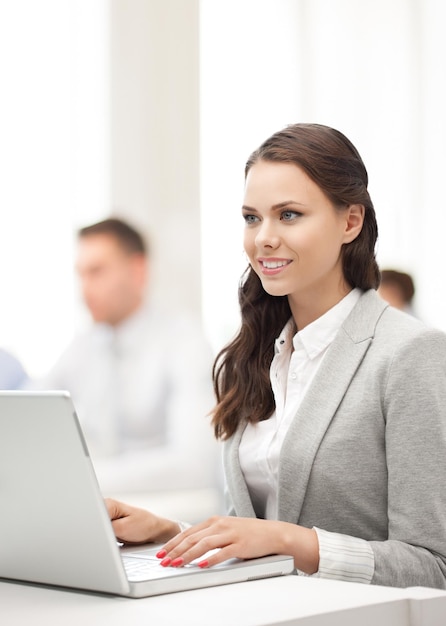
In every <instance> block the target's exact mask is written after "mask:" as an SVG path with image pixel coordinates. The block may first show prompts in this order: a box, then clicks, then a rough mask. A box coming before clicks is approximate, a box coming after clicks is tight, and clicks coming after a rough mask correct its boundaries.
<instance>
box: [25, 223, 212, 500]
mask: <svg viewBox="0 0 446 626" xmlns="http://www.w3.org/2000/svg"><path fill="white" fill-rule="evenodd" d="M148 266H149V263H148V251H147V244H146V242H145V241H144V240H143V237H142V236H141V235H140V233H139V232H137V231H136V230H135V229H134V228H133V227H132V226H130V225H129V224H127V223H126V222H124V221H122V220H119V219H115V218H110V219H106V220H104V221H101V222H99V223H96V224H93V225H91V226H87V227H85V228H82V229H81V230H80V231H79V233H78V253H77V264H76V269H77V273H78V276H79V279H80V286H81V291H82V296H83V299H84V301H85V304H86V306H87V308H88V310H89V312H90V314H91V317H92V320H93V323H92V324H91V327H90V328H88V330H86V332H83V333H82V334H79V335H78V336H77V337H75V339H74V341H73V342H72V344H71V345H70V346H69V347H68V348H67V350H66V351H65V352H64V353H63V354H62V355H61V356H60V358H59V360H58V362H57V363H56V364H55V365H54V367H53V368H52V369H51V371H50V372H49V373H48V374H47V375H46V376H45V377H44V378H43V379H41V380H39V381H34V383H33V385H32V386H33V388H34V389H35V388H39V389H42V388H43V389H64V390H68V391H69V392H70V393H71V396H72V398H73V402H74V405H75V407H76V410H77V413H78V417H79V421H80V423H81V425H82V429H83V431H84V434H85V438H86V441H87V445H88V448H89V451H90V454H91V457H92V461H93V464H94V467H95V471H96V474H97V477H98V481H99V484H100V487H101V490H102V492H103V493H104V492H105V493H107V494H113V493H117V492H141V491H153V490H158V491H161V490H163V491H165V490H169V489H176V490H178V489H183V488H184V489H185V488H194V489H198V488H207V487H213V486H214V485H215V484H216V482H217V481H216V475H217V474H218V471H217V470H216V468H217V466H218V464H219V461H220V459H219V455H218V454H216V447H215V441H214V437H213V432H212V428H211V426H210V421H209V419H208V413H209V411H210V409H211V408H212V404H213V402H214V398H213V388H212V376H211V372H212V358H213V355H212V351H211V349H210V346H209V344H208V343H207V341H206V340H205V338H204V335H203V333H202V328H201V325H200V323H199V322H198V320H194V319H193V318H192V317H191V316H190V315H189V314H181V313H179V312H178V311H165V310H158V309H157V308H156V307H155V305H154V304H153V303H152V302H151V301H150V299H149V298H147V283H148V269H149V267H148ZM172 286H173V287H174V279H173V278H172Z"/></svg>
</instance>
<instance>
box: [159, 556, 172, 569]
mask: <svg viewBox="0 0 446 626" xmlns="http://www.w3.org/2000/svg"><path fill="white" fill-rule="evenodd" d="M171 563H172V565H173V561H172V559H170V558H169V557H167V558H166V559H163V560H162V561H161V563H160V565H162V566H163V567H167V566H168V565H170V564H171Z"/></svg>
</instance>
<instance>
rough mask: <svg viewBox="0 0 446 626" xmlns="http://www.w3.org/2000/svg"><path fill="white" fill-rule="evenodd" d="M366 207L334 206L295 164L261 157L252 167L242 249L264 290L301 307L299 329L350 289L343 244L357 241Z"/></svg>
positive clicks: (249, 174) (244, 211)
mask: <svg viewBox="0 0 446 626" xmlns="http://www.w3.org/2000/svg"><path fill="white" fill-rule="evenodd" d="M363 211H364V209H363V207H362V206H361V205H351V206H350V207H348V208H346V209H344V210H336V209H335V208H334V206H333V204H332V203H331V201H330V200H329V199H328V198H327V196H326V195H325V194H324V193H323V192H322V190H321V189H320V188H319V187H318V186H317V185H316V183H314V182H313V181H312V180H311V178H309V177H308V176H307V174H306V173H305V172H304V171H303V170H302V169H300V168H299V167H298V166H297V165H294V164H292V163H278V162H272V161H262V160H260V161H257V162H256V163H255V164H254V165H253V166H252V167H251V169H250V170H249V172H248V175H247V178H246V184H245V196H244V205H243V208H242V213H243V217H244V220H245V224H246V225H245V233H244V247H245V251H246V254H247V255H248V257H249V261H250V263H251V266H252V268H253V270H254V271H255V272H256V273H257V274H258V276H259V278H260V280H261V281H262V285H263V288H264V289H265V291H266V292H267V293H269V294H271V295H273V296H285V295H286V296H288V298H289V301H290V306H291V310H292V311H293V315H294V309H293V305H295V308H296V311H297V309H299V310H300V312H301V313H300V315H301V318H302V319H301V320H297V319H296V315H294V317H295V320H296V323H297V324H298V327H299V328H302V327H303V325H306V324H307V323H310V322H311V321H313V319H316V318H317V317H319V316H320V315H322V314H323V313H324V312H325V311H327V310H328V309H329V308H331V307H332V306H334V305H335V304H336V303H337V302H339V300H341V299H342V298H343V297H344V296H345V295H346V294H347V293H348V292H349V291H350V289H351V287H350V286H349V285H347V284H346V282H345V280H344V277H343V271H342V261H341V247H342V245H343V244H344V243H348V242H350V241H352V240H353V239H355V237H356V236H357V235H358V234H359V232H360V230H361V227H362V221H363Z"/></svg>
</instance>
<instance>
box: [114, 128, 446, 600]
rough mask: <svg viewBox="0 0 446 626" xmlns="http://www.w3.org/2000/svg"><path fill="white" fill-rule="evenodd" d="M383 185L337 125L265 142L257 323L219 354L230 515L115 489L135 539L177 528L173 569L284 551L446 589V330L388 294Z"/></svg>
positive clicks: (258, 180)
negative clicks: (161, 507)
mask: <svg viewBox="0 0 446 626" xmlns="http://www.w3.org/2000/svg"><path fill="white" fill-rule="evenodd" d="M367 184H368V180H367V172H366V169H365V167H364V164H363V162H362V160H361V157H360V155H359V154H358V152H357V150H356V149H355V147H354V146H353V145H352V144H351V142H350V141H349V140H348V139H347V138H346V137H345V136H344V135H342V134H341V133H340V132H338V131H336V130H334V129H332V128H329V127H326V126H321V125H316V124H296V125H293V126H290V127H287V128H285V129H284V130H282V131H280V132H278V133H276V134H274V135H273V136H272V137H270V138H269V139H267V140H266V141H265V142H264V143H263V144H262V145H261V146H260V148H259V149H258V150H256V151H255V152H254V153H253V154H252V156H251V157H250V159H249V160H248V163H247V165H246V185H245V197H244V202H243V207H242V214H243V219H244V222H245V236H244V246H245V250H246V253H247V255H248V258H249V267H248V270H247V272H246V274H245V276H244V277H243V279H242V282H241V285H240V289H239V299H240V307H241V319H242V321H241V327H240V330H239V332H238V334H237V336H236V337H235V339H234V340H233V341H232V342H231V343H230V344H229V345H228V346H227V347H225V348H224V349H223V350H222V351H221V353H220V354H219V356H218V357H217V359H216V362H215V365H214V385H215V392H216V398H217V404H216V407H215V409H214V412H213V424H214V428H215V433H216V436H217V437H219V438H220V439H222V440H224V466H225V475H226V482H227V498H228V516H216V517H213V518H211V519H208V520H206V521H204V522H203V523H200V524H197V525H195V526H192V527H189V528H185V525H182V524H178V523H177V522H174V521H171V520H167V519H163V518H160V517H158V516H156V515H153V514H152V513H149V512H147V511H144V510H142V509H137V508H133V507H130V506H127V505H125V504H123V503H120V502H116V501H114V500H108V501H107V505H108V507H109V512H110V516H111V519H112V520H113V525H114V529H115V532H116V535H117V537H118V538H119V539H120V540H121V541H124V542H127V543H135V542H139V543H141V542H150V541H156V542H167V543H165V545H164V548H163V549H162V550H161V551H160V552H159V553H158V555H159V557H160V563H161V565H163V566H166V567H167V566H173V567H176V566H182V565H185V564H187V563H189V562H190V561H192V560H194V559H199V563H200V565H201V566H202V567H212V565H215V564H216V563H219V562H221V561H223V560H225V559H228V558H231V557H240V558H249V557H258V556H262V555H266V554H272V553H282V554H289V555H292V556H293V557H294V560H295V565H296V570H297V573H304V574H307V575H317V576H321V577H330V578H338V579H343V580H350V581H358V582H360V581H362V582H366V583H374V584H381V585H394V586H401V587H404V586H412V585H423V586H430V587H439V588H444V587H446V488H445V482H446V335H445V334H443V333H442V332H440V331H438V330H435V329H430V328H427V327H425V326H424V325H423V324H422V323H421V322H419V321H418V320H416V319H414V318H413V317H411V316H409V315H407V314H405V313H402V312H400V311H397V310H396V309H393V308H392V307H389V306H388V305H387V304H386V303H385V302H384V301H383V300H382V299H381V298H380V297H379V296H378V295H377V293H376V288H377V287H378V285H379V280H380V275H379V269H378V267H377V264H376V261H375V243H376V238H377V225H376V219H375V212H374V208H373V204H372V201H371V199H370V196H369V193H368V191H367ZM179 531H181V532H179ZM215 548H220V549H219V550H216V551H215V552H213V553H211V556H206V557H204V556H203V555H205V553H207V552H208V551H210V550H213V549H215ZM200 559H201V560H200Z"/></svg>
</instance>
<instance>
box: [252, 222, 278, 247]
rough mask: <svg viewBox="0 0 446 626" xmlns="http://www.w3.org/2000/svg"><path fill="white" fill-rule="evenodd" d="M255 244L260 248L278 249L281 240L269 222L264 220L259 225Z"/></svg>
mask: <svg viewBox="0 0 446 626" xmlns="http://www.w3.org/2000/svg"><path fill="white" fill-rule="evenodd" d="M255 243H256V246H257V247H259V248H277V247H278V246H279V244H280V238H279V236H278V234H277V232H276V230H275V228H274V226H273V224H272V223H271V222H270V221H269V220H263V222H261V224H260V225H259V228H258V230H257V233H256V239H255Z"/></svg>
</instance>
